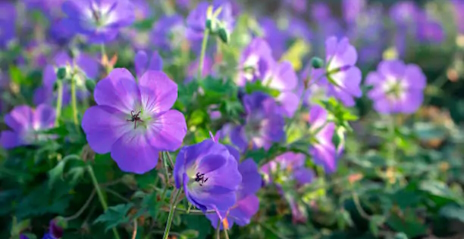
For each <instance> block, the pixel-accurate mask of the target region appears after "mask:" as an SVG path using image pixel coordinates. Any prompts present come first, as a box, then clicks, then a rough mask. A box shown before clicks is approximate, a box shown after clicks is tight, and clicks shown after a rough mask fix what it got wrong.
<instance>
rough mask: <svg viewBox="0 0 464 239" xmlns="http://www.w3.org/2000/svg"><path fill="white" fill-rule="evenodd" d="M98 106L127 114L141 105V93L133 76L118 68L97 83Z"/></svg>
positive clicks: (96, 99) (95, 94)
mask: <svg viewBox="0 0 464 239" xmlns="http://www.w3.org/2000/svg"><path fill="white" fill-rule="evenodd" d="M94 97H95V101H96V102H97V104H98V105H105V106H109V107H113V108H115V109H117V110H120V111H121V112H123V113H125V114H130V112H131V111H133V110H136V109H135V108H136V107H137V106H138V105H140V93H139V89H138V87H137V84H136V83H135V79H134V77H133V76H132V74H131V73H130V72H129V71H128V70H127V69H124V68H116V69H114V70H112V71H111V72H110V74H109V75H108V76H107V77H106V78H105V79H103V80H101V81H100V82H98V83H97V86H96V87H95V92H94Z"/></svg>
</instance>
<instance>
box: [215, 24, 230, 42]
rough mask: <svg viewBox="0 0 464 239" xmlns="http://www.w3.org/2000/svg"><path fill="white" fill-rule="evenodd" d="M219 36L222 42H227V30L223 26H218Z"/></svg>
mask: <svg viewBox="0 0 464 239" xmlns="http://www.w3.org/2000/svg"><path fill="white" fill-rule="evenodd" d="M218 35H219V38H221V40H222V42H224V43H226V44H227V43H228V42H229V34H227V31H226V29H225V28H222V27H221V28H220V29H219V32H218Z"/></svg>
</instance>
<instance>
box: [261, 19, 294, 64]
mask: <svg viewBox="0 0 464 239" xmlns="http://www.w3.org/2000/svg"><path fill="white" fill-rule="evenodd" d="M259 25H260V26H261V28H262V30H263V33H264V35H263V39H264V40H265V41H266V42H267V43H269V45H271V46H272V56H273V57H274V58H275V59H280V57H281V56H282V54H284V52H285V50H286V47H287V45H286V44H287V41H288V40H289V35H288V33H287V32H286V31H283V30H281V29H279V27H278V26H277V23H276V22H275V21H274V20H273V19H272V18H269V17H265V18H262V19H261V20H260V21H259Z"/></svg>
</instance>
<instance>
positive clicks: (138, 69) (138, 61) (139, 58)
mask: <svg viewBox="0 0 464 239" xmlns="http://www.w3.org/2000/svg"><path fill="white" fill-rule="evenodd" d="M134 65H135V74H136V76H137V78H139V79H140V78H141V77H142V75H143V74H144V73H145V72H146V71H148V70H152V71H162V70H163V59H161V56H160V55H159V54H158V52H153V54H152V56H151V58H150V59H148V55H147V53H146V52H145V51H138V52H137V54H136V55H135V58H134Z"/></svg>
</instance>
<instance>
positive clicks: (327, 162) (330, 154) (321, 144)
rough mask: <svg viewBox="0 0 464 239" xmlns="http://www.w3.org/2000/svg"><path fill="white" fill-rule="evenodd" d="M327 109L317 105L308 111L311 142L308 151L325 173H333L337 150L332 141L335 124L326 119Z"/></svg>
mask: <svg viewBox="0 0 464 239" xmlns="http://www.w3.org/2000/svg"><path fill="white" fill-rule="evenodd" d="M327 120H328V119H327V111H326V110H325V109H324V108H322V107H321V106H319V105H314V106H312V107H311V110H310V112H309V123H310V124H311V126H310V129H309V130H310V133H311V137H312V141H313V142H312V144H311V146H310V148H309V153H310V154H311V156H313V160H314V163H316V164H318V165H321V166H322V167H323V168H324V171H325V172H326V173H333V172H335V170H336V168H337V156H338V151H337V149H336V147H335V144H334V143H333V142H332V137H333V134H334V132H335V124H334V123H333V122H328V121H327Z"/></svg>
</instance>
